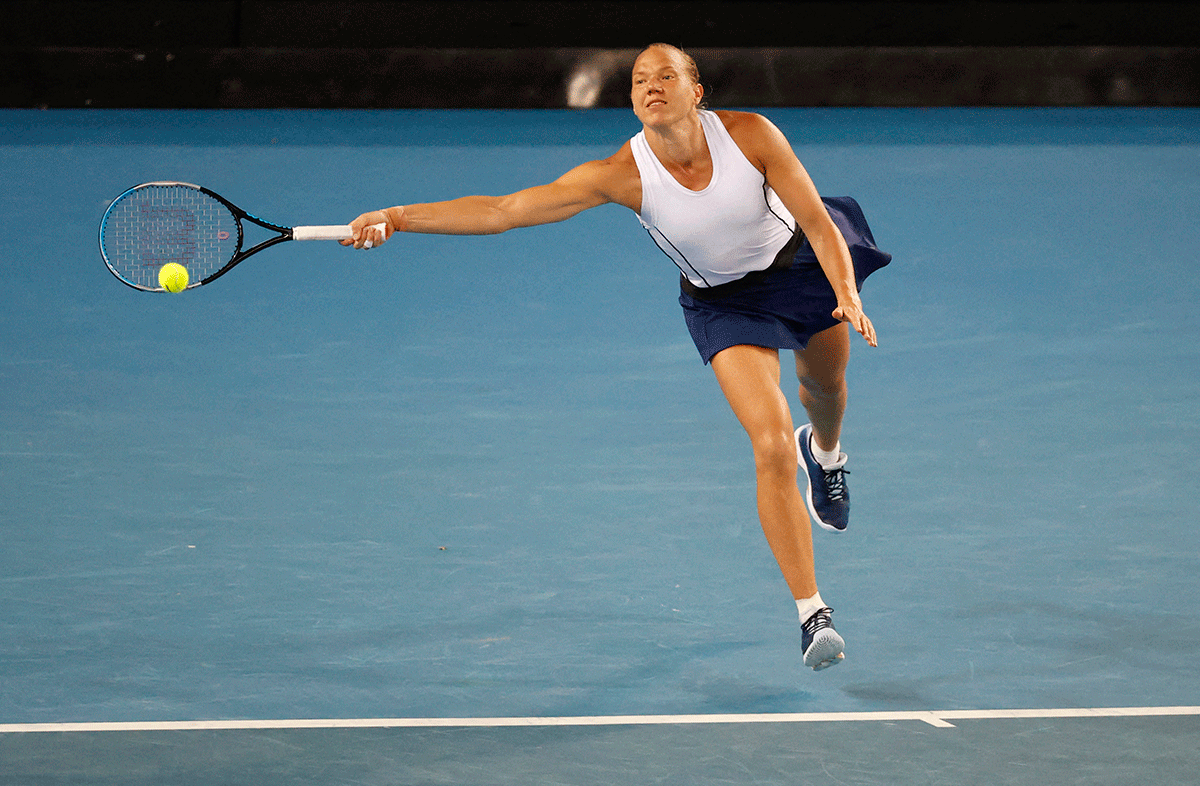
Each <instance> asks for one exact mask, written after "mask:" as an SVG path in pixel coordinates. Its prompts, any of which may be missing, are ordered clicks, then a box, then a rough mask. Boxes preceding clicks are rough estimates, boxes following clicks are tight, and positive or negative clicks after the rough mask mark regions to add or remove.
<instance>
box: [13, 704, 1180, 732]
mask: <svg viewBox="0 0 1200 786" xmlns="http://www.w3.org/2000/svg"><path fill="white" fill-rule="evenodd" d="M1183 715H1200V707H1093V708H1071V709H1024V710H1021V709H1012V710H924V711H916V712H912V711H909V712H797V713H786V712H785V713H756V714H744V715H715V714H714V715H591V716H587V715H584V716H564V717H536V716H533V717H525V718H297V719H291V720H195V721H132V722H114V723H0V734H36V733H44V732H98V731H124V732H131V731H244V730H256V729H428V728H488V729H495V728H505V727H535V726H654V725H658V726H666V725H678V726H695V725H700V724H715V723H832V722H848V721H858V722H863V721H871V722H878V721H921V722H922V723H928V724H929V725H930V726H937V727H939V728H948V729H952V728H954V724H953V723H950V721H952V720H1009V719H1024V718H1144V717H1171V716H1183Z"/></svg>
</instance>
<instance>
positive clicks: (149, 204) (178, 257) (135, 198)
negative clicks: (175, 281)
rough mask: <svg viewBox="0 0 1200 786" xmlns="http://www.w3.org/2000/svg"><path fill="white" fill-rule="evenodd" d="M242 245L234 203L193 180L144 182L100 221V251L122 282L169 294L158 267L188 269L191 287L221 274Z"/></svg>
mask: <svg viewBox="0 0 1200 786" xmlns="http://www.w3.org/2000/svg"><path fill="white" fill-rule="evenodd" d="M241 248H242V222H241V221H240V220H239V218H238V216H237V214H236V213H234V211H233V209H231V206H230V205H228V204H227V203H226V202H225V201H224V200H222V199H220V198H218V197H217V196H216V195H215V194H213V193H212V192H210V191H208V190H207V189H203V188H201V187H200V186H197V185H193V184H191V183H179V182H173V181H159V182H153V183H142V184H141V185H137V186H134V187H133V188H130V189H128V190H127V191H125V193H123V194H121V195H120V196H119V197H117V198H116V199H114V200H113V201H112V204H111V205H109V206H108V210H106V211H105V213H104V218H103V219H102V220H101V222H100V255H101V256H102V257H104V264H106V265H107V266H108V269H109V270H110V271H111V272H112V274H113V275H114V276H116V277H117V278H118V279H119V280H120V281H121V282H123V283H125V284H127V285H129V286H131V287H133V288H134V289H140V290H142V291H143V292H165V291H166V290H165V289H163V288H162V286H161V285H159V283H158V271H159V270H160V269H161V268H162V266H163V265H165V264H167V263H168V262H177V263H178V264H180V265H183V266H184V267H185V268H187V271H188V282H189V283H188V286H187V288H188V289H193V288H195V287H198V286H202V285H203V284H205V283H207V282H209V281H211V280H212V279H213V278H215V277H216V276H218V275H219V274H220V273H222V272H223V271H224V270H225V269H226V268H227V267H228V266H229V264H230V263H231V262H233V261H234V259H235V258H236V257H237V255H238V253H239V252H240V251H241Z"/></svg>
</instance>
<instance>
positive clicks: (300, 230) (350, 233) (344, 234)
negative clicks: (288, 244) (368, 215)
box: [292, 224, 387, 240]
mask: <svg viewBox="0 0 1200 786" xmlns="http://www.w3.org/2000/svg"><path fill="white" fill-rule="evenodd" d="M374 227H375V229H378V230H379V234H380V235H383V234H385V231H386V230H387V224H375V225H374ZM352 237H354V230H352V229H351V228H350V225H349V224H341V225H340V226H323V227H292V240H349V239H350V238H352Z"/></svg>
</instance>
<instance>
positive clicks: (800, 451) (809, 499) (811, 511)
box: [795, 426, 846, 665]
mask: <svg viewBox="0 0 1200 786" xmlns="http://www.w3.org/2000/svg"><path fill="white" fill-rule="evenodd" d="M804 428H805V427H804V426H801V427H800V428H798V429H796V433H795V437H796V459H797V461H798V462H799V464H800V466H801V467H803V468H804V479H805V480H806V481H808V486H807V487H806V488H805V491H804V504H805V505H807V506H808V515H810V516H812V520H813V521H815V522H817V526H819V527H820V528H821V529H824V530H828V531H829V532H845V531H846V528H845V527H842V528H841V529H838V528H837V527H835V526H833V525H832V524H826V523H825V522H824V521H822V520H821V517H820V516H819V515H818V514H817V507H816V505H814V504H813V495H812V490H813V484H812V476H811V475H809V474H808V462H807V461H805V460H804V448H802V447H800V432H801V431H803V430H804ZM830 665H832V664H830Z"/></svg>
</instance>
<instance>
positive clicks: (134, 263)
mask: <svg viewBox="0 0 1200 786" xmlns="http://www.w3.org/2000/svg"><path fill="white" fill-rule="evenodd" d="M246 221H249V222H251V223H253V224H257V225H258V226H260V227H262V228H264V229H267V230H270V231H272V232H275V233H276V234H275V235H274V236H272V237H269V238H267V239H266V240H264V241H262V242H261V243H259V244H258V245H256V246H252V247H251V248H248V249H243V248H242V243H243V240H244V235H243V231H242V226H243V222H246ZM376 228H378V229H379V230H380V231H381V232H382V231H383V228H384V225H383V224H377V225H376ZM352 236H353V233H352V231H351V229H350V227H349V225H341V226H313V227H285V226H280V225H279V224H272V223H271V222H270V221H264V220H263V219H261V218H258V217H257V216H253V215H251V214H249V213H247V212H246V211H245V210H242V209H241V208H240V207H238V206H237V205H235V204H233V203H232V202H230V201H229V200H228V199H226V198H225V197H223V196H221V195H220V194H217V193H215V192H214V191H211V190H210V189H207V188H204V187H202V186H196V185H192V184H191V183H174V182H158V183H143V184H141V185H140V186H134V187H133V188H131V189H129V190H128V191H126V192H125V193H123V194H121V195H120V196H119V197H117V198H116V199H114V200H113V202H112V204H111V205H109V206H108V210H106V211H105V212H104V218H103V220H101V222H100V254H101V256H103V257H104V264H106V265H108V269H109V270H110V271H112V274H113V275H114V276H116V277H117V278H118V279H119V280H120V281H121V282H122V283H124V284H128V285H129V286H131V287H133V288H134V289H140V290H141V291H143V292H165V291H166V290H165V289H163V288H162V286H160V285H159V283H158V271H159V269H160V268H161V267H162V266H163V265H165V264H167V263H168V262H177V263H178V264H180V265H183V266H184V267H185V268H187V271H188V279H189V281H190V283H189V284H188V286H187V288H188V289H194V288H196V287H202V286H204V285H205V284H209V283H212V282H213V281H216V280H217V279H218V278H220V277H221V276H223V275H225V274H226V273H228V272H229V271H230V270H232V269H233V267H234V266H235V265H237V264H238V263H239V262H241V261H242V260H244V259H246V258H247V257H249V256H252V255H254V254H257V253H258V252H259V251H262V250H263V249H264V248H269V247H270V246H273V245H276V244H278V243H283V242H285V241H288V240H346V239H348V238H350V237H352Z"/></svg>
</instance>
